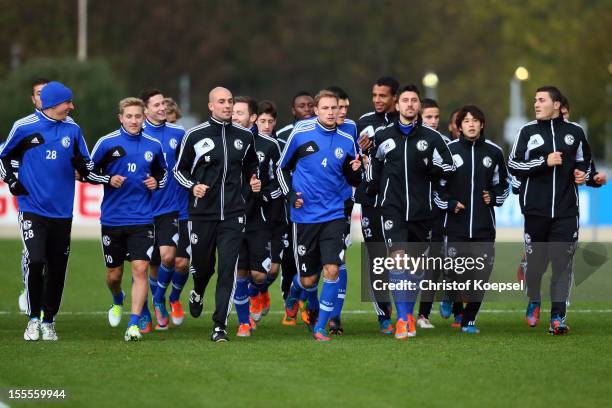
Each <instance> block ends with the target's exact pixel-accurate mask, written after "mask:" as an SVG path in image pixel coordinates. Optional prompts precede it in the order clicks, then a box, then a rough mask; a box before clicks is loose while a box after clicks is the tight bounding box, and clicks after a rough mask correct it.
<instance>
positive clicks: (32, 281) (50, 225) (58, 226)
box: [19, 212, 72, 323]
mask: <svg viewBox="0 0 612 408" xmlns="http://www.w3.org/2000/svg"><path fill="white" fill-rule="evenodd" d="M19 227H20V228H21V238H22V240H23V245H24V253H23V273H24V282H25V286H26V289H27V290H26V296H27V303H28V308H27V313H28V314H29V316H30V318H34V317H40V312H41V309H42V310H43V311H44V312H45V315H44V321H45V322H49V323H50V322H53V321H54V319H55V315H56V314H57V312H58V311H59V308H60V304H61V301H62V294H63V293H64V282H65V280H66V269H67V267H68V255H69V254H70V231H71V229H72V218H49V217H43V216H40V215H37V214H34V213H29V212H21V213H19ZM45 267H46V273H45V274H43V271H44V270H45Z"/></svg>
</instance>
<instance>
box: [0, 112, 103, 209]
mask: <svg viewBox="0 0 612 408" xmlns="http://www.w3.org/2000/svg"><path fill="white" fill-rule="evenodd" d="M77 155H80V156H81V158H82V159H83V160H84V163H86V165H87V168H88V169H93V163H91V159H90V156H89V151H88V150H87V145H86V144H85V139H84V138H83V132H82V131H81V128H80V127H79V125H77V124H76V123H75V122H74V120H73V119H72V118H70V117H67V118H66V119H64V120H61V121H60V120H55V119H51V118H50V117H48V116H47V115H45V114H44V113H43V112H40V111H36V112H34V113H33V114H31V115H29V116H26V117H25V118H22V119H20V120H18V121H17V122H15V124H14V125H13V128H12V129H11V131H10V133H9V135H8V138H7V139H6V141H5V142H4V144H3V145H2V147H1V148H0V159H6V158H8V157H10V158H15V159H16V160H18V161H19V162H20V163H19V182H20V183H21V184H22V185H23V186H24V187H25V189H26V190H27V191H28V194H27V195H19V196H17V204H18V205H19V211H22V212H31V213H34V214H37V215H40V216H43V217H49V218H72V210H73V206H74V186H75V180H74V177H75V172H74V171H75V167H74V165H73V163H72V160H73V159H75V157H76V156H77ZM2 163H3V161H0V178H2V179H4V178H5V177H6V176H7V169H6V166H5V165H4V164H2ZM8 170H9V171H10V169H8ZM86 180H87V181H90V182H94V183H107V182H108V180H109V176H100V175H96V174H94V173H93V172H92V173H90V174H88V175H87V177H86Z"/></svg>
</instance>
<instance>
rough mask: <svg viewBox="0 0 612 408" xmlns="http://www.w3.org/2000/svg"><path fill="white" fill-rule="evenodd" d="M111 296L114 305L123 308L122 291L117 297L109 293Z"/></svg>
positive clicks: (123, 295)
mask: <svg viewBox="0 0 612 408" xmlns="http://www.w3.org/2000/svg"><path fill="white" fill-rule="evenodd" d="M111 295H113V304H114V305H120V306H123V299H124V298H125V293H123V291H121V292H119V294H118V295H115V294H114V293H113V292H111Z"/></svg>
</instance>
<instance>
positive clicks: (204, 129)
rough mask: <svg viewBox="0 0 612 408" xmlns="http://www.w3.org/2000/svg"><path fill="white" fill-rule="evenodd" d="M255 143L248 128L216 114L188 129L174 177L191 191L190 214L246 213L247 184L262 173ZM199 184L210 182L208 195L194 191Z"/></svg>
mask: <svg viewBox="0 0 612 408" xmlns="http://www.w3.org/2000/svg"><path fill="white" fill-rule="evenodd" d="M253 144H254V141H253V134H252V133H251V132H250V131H249V130H248V129H246V128H243V127H242V126H240V125H237V124H235V123H231V122H222V121H219V120H217V119H215V118H212V117H211V118H210V119H208V120H207V121H206V122H204V123H202V124H200V125H198V126H196V127H194V128H192V129H190V130H189V131H187V133H186V134H185V137H184V138H183V142H182V144H181V150H180V152H179V157H178V159H177V163H176V166H175V168H174V177H175V178H176V180H177V181H178V182H179V184H181V185H182V186H183V187H185V188H187V189H189V191H190V192H191V194H190V197H189V217H190V218H193V217H195V218H199V219H203V220H209V221H215V220H225V219H228V218H232V217H244V215H245V207H246V200H245V197H244V194H243V190H245V188H244V184H245V183H248V181H249V179H250V178H251V176H252V175H253V174H255V175H257V173H258V172H257V170H258V168H257V155H256V154H255V149H254V146H253ZM196 184H206V185H207V186H209V189H208V190H207V192H206V194H205V195H204V197H202V198H197V197H195V196H194V195H193V187H194V186H195V185H196ZM243 222H244V220H243Z"/></svg>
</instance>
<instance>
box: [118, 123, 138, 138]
mask: <svg viewBox="0 0 612 408" xmlns="http://www.w3.org/2000/svg"><path fill="white" fill-rule="evenodd" d="M119 132H121V135H122V136H125V137H129V138H132V139H135V138H137V137H140V136H141V135H142V129H140V132H138V134H136V135H133V134H131V133H130V132H128V131H127V130H125V128H124V127H123V125H121V126H120V127H119Z"/></svg>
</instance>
